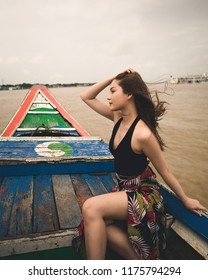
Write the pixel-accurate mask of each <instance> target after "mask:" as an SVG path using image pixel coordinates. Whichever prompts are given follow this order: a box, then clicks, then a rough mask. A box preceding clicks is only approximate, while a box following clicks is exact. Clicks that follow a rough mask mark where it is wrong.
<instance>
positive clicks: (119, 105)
mask: <svg viewBox="0 0 208 280" xmlns="http://www.w3.org/2000/svg"><path fill="white" fill-rule="evenodd" d="M107 99H108V102H109V106H110V109H111V110H112V111H118V110H122V109H124V108H125V106H126V104H127V101H128V99H129V95H128V94H126V93H124V92H123V89H122V87H120V86H119V81H118V80H113V81H112V83H111V87H110V92H109V95H108V97H107Z"/></svg>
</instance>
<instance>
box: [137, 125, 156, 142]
mask: <svg viewBox="0 0 208 280" xmlns="http://www.w3.org/2000/svg"><path fill="white" fill-rule="evenodd" d="M135 132H136V138H137V140H138V141H139V142H140V143H144V142H146V141H147V140H148V139H149V138H150V137H151V135H152V134H153V133H152V131H151V129H150V128H149V127H148V126H147V125H146V124H145V122H144V121H142V120H140V121H139V122H138V124H137V126H136V130H135Z"/></svg>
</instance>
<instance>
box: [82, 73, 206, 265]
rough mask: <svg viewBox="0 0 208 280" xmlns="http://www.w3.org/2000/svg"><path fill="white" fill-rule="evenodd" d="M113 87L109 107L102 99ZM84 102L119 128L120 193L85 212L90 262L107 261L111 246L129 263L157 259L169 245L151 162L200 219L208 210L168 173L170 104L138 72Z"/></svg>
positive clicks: (94, 201) (91, 203)
mask: <svg viewBox="0 0 208 280" xmlns="http://www.w3.org/2000/svg"><path fill="white" fill-rule="evenodd" d="M109 85H110V93H109V95H108V98H107V99H108V102H109V106H107V105H106V104H104V103H102V102H100V101H99V100H98V99H97V95H98V94H99V93H100V92H101V91H102V90H103V89H105V88H106V87H107V86H109ZM81 98H82V100H83V101H84V102H85V103H86V104H87V105H88V106H89V107H91V108H92V109H93V110H95V111H96V112H97V113H99V114H101V115H103V116H104V117H106V118H108V119H110V120H112V121H113V122H114V124H115V126H114V129H113V132H112V136H111V139H110V143H109V148H110V151H111V153H112V154H113V156H114V158H115V172H116V175H117V179H118V186H119V188H118V191H115V192H112V193H108V194H103V195H100V196H96V197H92V198H90V199H88V200H87V201H86V202H85V203H84V205H83V208H82V213H83V221H84V235H85V246H86V252H87V258H88V259H94V260H95V259H105V254H106V246H107V245H109V246H110V247H111V248H112V249H114V250H115V251H116V252H117V253H119V254H120V255H121V256H122V257H123V258H125V259H158V258H159V257H160V253H161V250H162V249H163V248H164V245H165V238H164V230H165V226H164V225H165V219H164V207H163V198H162V196H161V194H160V190H159V183H158V182H157V180H156V179H155V177H156V176H155V174H154V173H153V171H152V170H151V168H150V167H149V162H151V163H152V164H153V166H154V167H155V169H156V170H157V171H158V173H159V174H160V175H161V177H162V178H163V179H164V181H165V182H166V184H167V185H168V186H169V187H170V188H171V189H172V190H173V191H174V192H175V193H176V195H177V196H178V197H179V198H180V199H181V201H182V202H183V204H184V205H185V206H186V207H187V208H188V209H190V210H192V211H193V212H195V213H196V214H199V215H200V211H201V210H207V209H206V208H205V207H203V206H202V205H201V204H200V203H199V202H198V201H197V200H194V199H191V198H189V197H188V196H187V195H186V194H185V193H184V191H183V189H182V187H181V186H180V184H179V182H178V181H177V180H176V178H175V177H174V175H173V174H172V173H171V171H170V170H169V167H168V165H167V163H166V161H165V158H164V155H163V152H162V151H163V148H164V143H163V141H162V139H161V137H160V135H159V134H158V132H157V127H158V120H159V118H160V117H161V116H162V115H163V114H164V112H165V103H164V102H160V101H159V99H158V97H157V95H156V100H155V102H153V100H152V97H151V94H150V92H149V90H148V88H147V86H146V84H145V83H144V81H143V80H142V78H141V77H140V75H139V74H138V73H137V72H135V71H134V70H133V69H131V68H130V69H127V70H126V71H124V72H123V73H120V74H118V75H117V76H116V77H110V78H107V79H105V80H103V81H101V82H98V83H97V84H95V85H93V86H91V87H89V88H88V89H87V90H86V91H85V92H83V93H82V94H81Z"/></svg>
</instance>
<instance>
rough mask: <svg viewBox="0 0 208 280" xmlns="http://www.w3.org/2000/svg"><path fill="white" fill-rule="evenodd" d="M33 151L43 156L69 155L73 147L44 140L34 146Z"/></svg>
mask: <svg viewBox="0 0 208 280" xmlns="http://www.w3.org/2000/svg"><path fill="white" fill-rule="evenodd" d="M35 152H36V153H37V154H38V155H39V156H43V157H61V156H62V157H67V156H70V155H71V153H72V152H73V148H72V147H71V146H70V145H67V144H65V143H61V142H44V143H41V144H39V145H37V146H36V147H35Z"/></svg>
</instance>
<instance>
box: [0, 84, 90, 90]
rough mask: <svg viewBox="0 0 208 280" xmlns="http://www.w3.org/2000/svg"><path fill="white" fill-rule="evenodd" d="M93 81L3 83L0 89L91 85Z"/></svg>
mask: <svg viewBox="0 0 208 280" xmlns="http://www.w3.org/2000/svg"><path fill="white" fill-rule="evenodd" d="M93 84H94V83H69V84H68V83H67V84H65V83H57V84H42V83H41V84H40V83H34V84H31V83H22V84H5V85H4V84H3V85H1V86H0V90H15V89H30V88H31V87H32V86H34V85H43V86H46V87H51V88H57V87H79V86H91V85H93Z"/></svg>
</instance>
